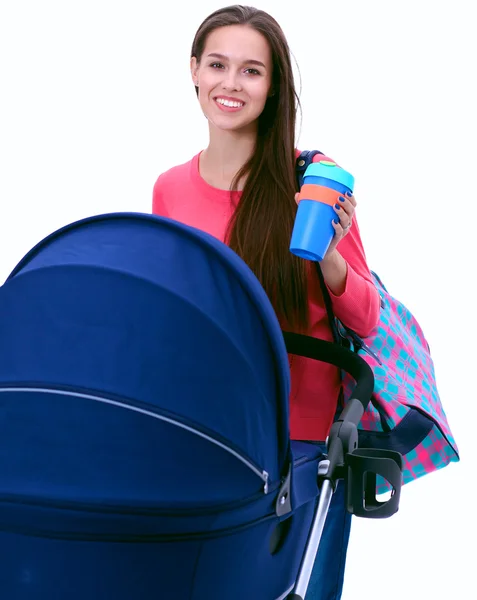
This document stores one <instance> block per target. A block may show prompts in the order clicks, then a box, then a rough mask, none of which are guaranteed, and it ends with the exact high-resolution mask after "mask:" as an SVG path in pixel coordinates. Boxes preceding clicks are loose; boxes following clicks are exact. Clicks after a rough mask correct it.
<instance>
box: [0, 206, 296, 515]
mask: <svg viewBox="0 0 477 600" xmlns="http://www.w3.org/2000/svg"><path fill="white" fill-rule="evenodd" d="M1 309H2V314H3V315H9V316H10V318H8V319H4V320H2V322H1V338H2V349H4V352H2V355H1V361H0V373H1V381H2V382H10V383H11V384H12V385H23V384H25V385H32V384H33V383H34V382H41V383H42V384H45V383H48V384H50V385H52V386H59V387H61V388H70V387H71V388H72V389H74V391H75V392H78V393H84V394H86V395H88V394H89V395H91V394H93V392H94V393H95V394H97V395H98V396H101V399H102V402H104V403H109V404H110V405H111V404H115V405H116V406H118V407H119V406H121V407H124V408H123V410H117V411H114V413H115V415H116V417H115V418H116V419H129V418H130V414H129V413H128V412H127V410H125V407H128V408H129V409H130V410H134V411H136V412H137V414H138V415H144V416H146V415H147V416H148V417H152V416H154V417H157V418H160V419H162V420H163V421H164V423H166V422H167V423H168V424H170V425H168V427H167V428H166V429H165V430H164V431H166V430H167V431H170V432H173V435H174V436H175V435H176V434H177V429H176V428H177V427H179V428H182V430H183V436H184V437H183V439H184V441H186V440H187V443H192V442H191V440H192V439H193V438H194V437H197V436H199V437H202V438H206V439H207V440H208V441H211V442H213V444H216V445H217V446H218V447H220V453H219V454H223V453H224V452H225V453H230V455H231V456H232V457H234V459H236V460H238V461H241V462H242V463H243V465H244V466H246V467H247V468H248V469H249V470H250V471H251V472H253V473H254V474H255V476H256V477H259V478H261V479H262V480H263V485H267V483H268V482H269V481H271V482H273V481H277V479H278V478H279V477H280V475H281V471H282V469H283V463H284V460H285V457H286V452H287V447H288V403H287V397H288V390H289V374H288V369H287V368H286V367H287V360H286V350H285V346H284V343H283V339H282V337H281V333H280V329H279V327H278V324H277V320H276V317H275V315H274V313H273V311H271V309H270V306H269V303H268V301H267V299H266V297H265V294H264V292H263V290H262V288H261V286H260V285H258V283H257V281H256V279H255V278H254V276H253V275H252V273H251V272H250V271H249V270H248V268H247V267H246V266H245V264H244V263H243V262H242V261H241V260H240V259H238V257H237V256H236V255H235V254H234V253H233V252H231V251H228V248H227V247H225V246H224V245H223V244H220V242H216V241H215V240H214V239H213V238H211V237H210V236H208V235H206V234H203V233H200V232H197V231H195V230H191V229H190V228H187V227H185V226H182V225H179V224H177V223H175V222H171V221H166V220H164V219H161V218H158V217H152V216H147V217H146V216H145V215H144V216H143V215H134V214H126V215H124V214H121V215H117V216H107V217H95V218H90V219H87V220H85V221H82V222H79V223H77V224H73V225H71V226H68V227H66V228H64V229H62V230H60V231H59V232H57V233H55V234H53V235H52V236H49V237H48V238H46V239H45V240H44V241H43V242H41V243H40V244H39V245H38V246H36V247H35V248H34V249H33V250H32V251H31V252H30V253H29V254H28V255H27V256H26V257H25V258H24V260H23V261H22V262H21V263H20V264H19V265H18V266H17V268H16V269H15V270H14V272H13V273H12V274H11V276H10V278H9V281H8V282H7V285H6V286H5V287H4V289H3V294H2V303H1ZM60 327H61V330H60V329H59V328H60ZM6 340H8V345H7V343H6ZM19 364H20V365H21V369H20V370H19V368H18V365H19ZM93 395H94V394H93ZM82 407H83V410H85V411H88V410H91V411H92V412H91V415H87V414H85V417H84V425H86V424H87V423H89V425H88V426H91V425H90V420H96V419H97V418H98V417H99V414H95V411H98V410H100V411H101V414H103V415H109V414H113V413H112V412H111V411H109V412H108V411H107V410H106V408H105V407H103V408H102V409H101V408H99V407H98V406H97V402H96V403H95V402H94V400H91V401H90V402H89V403H88V402H84V403H82ZM224 407H226V410H224ZM149 422H152V421H151V419H146V418H141V419H139V420H138V426H139V427H141V426H140V425H139V423H141V424H144V423H149ZM63 425H67V424H66V423H64V424H63ZM78 425H79V423H78V424H76V425H75V423H70V424H69V426H70V427H71V428H74V429H76V428H77V427H78ZM98 426H100V424H99V423H98ZM151 426H152V425H151ZM107 433H108V432H107V429H106V430H104V431H103V435H107ZM131 433H132V432H131ZM211 451H212V452H214V451H215V450H213V449H212V450H211ZM147 454H148V455H149V459H150V460H151V461H152V462H153V463H154V474H155V477H154V479H155V481H153V480H149V479H148V480H147V489H148V492H147V496H150V497H151V499H152V498H154V502H155V503H156V502H157V501H158V499H159V498H158V497H157V496H155V494H154V492H153V488H154V486H158V487H159V488H161V487H163V486H162V482H161V481H160V478H159V477H158V473H157V464H156V457H155V456H153V455H151V454H150V452H148V453H147ZM141 462H142V463H143V462H144V457H141ZM143 468H144V467H143ZM194 468H195V469H198V465H195V467H194ZM145 470H147V469H145ZM145 475H146V473H145ZM148 475H152V473H150V474H148ZM137 477H138V474H135V475H134V479H135V480H134V483H135V489H136V492H135V493H136V494H137V493H139V490H138V488H137V484H138V482H137V481H136V478H137ZM131 483H132V481H131ZM143 483H144V484H146V481H145V482H143ZM198 483H199V482H198ZM217 484H218V485H219V487H220V483H219V482H217ZM109 489H111V488H109ZM177 491H178V492H179V490H177ZM121 493H122V491H121ZM208 493H210V494H211V495H214V493H217V494H218V496H219V497H220V495H221V492H220V491H219V490H217V491H216V492H214V491H213V490H209V492H208ZM108 500H109V501H111V502H114V500H115V498H114V497H110V498H108ZM175 500H176V501H178V502H182V501H184V502H186V503H187V497H185V498H180V497H177V498H175ZM138 501H139V498H138Z"/></svg>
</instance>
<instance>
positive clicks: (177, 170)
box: [152, 155, 198, 217]
mask: <svg viewBox="0 0 477 600" xmlns="http://www.w3.org/2000/svg"><path fill="white" fill-rule="evenodd" d="M197 160H198V155H196V156H194V157H193V158H191V159H190V160H188V161H187V162H185V163H182V164H179V165H175V166H173V167H171V168H169V169H167V171H164V172H163V173H161V174H160V175H159V177H158V178H157V179H156V182H155V184H154V187H153V191H152V212H153V213H154V214H156V215H162V216H165V217H167V216H169V214H170V212H171V199H175V198H177V197H178V188H182V189H183V188H184V187H186V188H187V187H188V186H190V182H191V181H192V178H193V168H194V166H195V162H194V161H197Z"/></svg>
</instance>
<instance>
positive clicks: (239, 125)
mask: <svg viewBox="0 0 477 600" xmlns="http://www.w3.org/2000/svg"><path fill="white" fill-rule="evenodd" d="M208 121H209V123H210V124H211V125H213V126H214V127H215V128H216V129H219V130H220V131H230V132H232V131H236V132H243V133H245V132H250V131H256V130H257V124H258V119H253V120H250V119H246V120H240V121H239V120H238V119H230V118H225V119H217V118H213V119H211V118H210V117H209V118H208Z"/></svg>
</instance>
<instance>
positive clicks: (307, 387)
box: [152, 154, 379, 440]
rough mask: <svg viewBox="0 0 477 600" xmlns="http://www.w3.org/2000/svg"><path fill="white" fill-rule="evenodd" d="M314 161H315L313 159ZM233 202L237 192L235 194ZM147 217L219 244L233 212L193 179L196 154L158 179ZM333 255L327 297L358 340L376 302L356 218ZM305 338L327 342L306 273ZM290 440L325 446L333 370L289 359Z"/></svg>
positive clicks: (316, 294)
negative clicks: (337, 290)
mask: <svg viewBox="0 0 477 600" xmlns="http://www.w3.org/2000/svg"><path fill="white" fill-rule="evenodd" d="M317 158H318V157H317ZM237 194H238V197H239V195H240V192H238V193H237ZM152 212H153V213H154V214H156V215H161V216H164V217H169V218H171V219H174V220H176V221H180V222H182V223H184V224H186V225H190V226H192V227H196V228H198V229H201V230H203V231H205V232H207V233H209V234H211V235H213V236H215V237H216V238H218V239H219V240H220V241H222V242H223V241H224V236H225V231H226V227H227V224H228V221H229V219H230V217H231V215H232V212H233V207H232V202H231V199H230V192H229V191H227V190H220V189H217V188H214V187H212V186H210V185H209V184H208V183H207V182H206V181H205V180H204V179H202V177H201V176H200V173H199V154H197V155H196V156H194V157H193V158H192V160H190V161H189V162H187V163H185V164H182V165H178V166H176V167H173V168H171V169H169V170H168V171H166V172H165V173H163V174H162V175H160V176H159V178H158V179H157V181H156V183H155V185H154V191H153V206H152ZM338 250H339V252H340V254H341V255H342V256H343V258H344V259H345V260H346V261H347V264H348V273H347V279H346V287H345V290H344V292H343V293H342V294H341V295H340V296H336V295H334V294H333V293H332V292H331V291H330V295H331V299H332V303H333V311H334V313H335V315H336V316H337V317H338V318H339V319H340V320H342V321H343V323H345V324H346V325H347V326H348V327H351V328H352V329H354V330H355V331H356V332H357V333H358V334H360V335H363V336H365V335H367V334H369V333H370V332H371V331H372V329H373V328H374V327H375V326H376V324H377V322H378V316H379V296H378V292H377V290H376V288H375V286H374V284H373V283H372V280H371V275H370V272H369V268H368V266H367V263H366V258H365V254H364V250H363V246H362V243H361V238H360V234H359V228H358V224H357V222H356V215H355V217H354V219H353V226H352V227H351V230H350V232H349V233H348V235H347V236H346V237H345V238H343V240H342V241H341V242H340V244H339V246H338ZM309 307H310V322H311V333H310V334H311V335H313V336H315V337H317V338H321V339H325V340H332V334H331V329H330V327H329V324H328V319H327V315H326V310H325V307H324V303H323V296H322V293H321V290H320V284H319V281H318V277H317V275H316V273H314V272H313V270H312V269H311V270H310V281H309ZM291 383H292V385H291V394H290V435H291V438H292V439H295V440H325V439H326V436H327V435H328V432H329V429H330V427H331V424H332V422H333V418H334V415H335V412H336V404H337V398H338V395H339V389H340V379H339V372H338V369H336V368H335V367H333V366H331V365H327V364H325V363H322V362H317V361H314V360H311V359H307V358H303V357H299V356H293V357H291Z"/></svg>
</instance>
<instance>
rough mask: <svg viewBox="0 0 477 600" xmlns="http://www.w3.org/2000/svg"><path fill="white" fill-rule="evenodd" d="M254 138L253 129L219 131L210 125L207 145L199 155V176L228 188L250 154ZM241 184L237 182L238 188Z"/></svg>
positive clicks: (213, 183)
mask: <svg viewBox="0 0 477 600" xmlns="http://www.w3.org/2000/svg"><path fill="white" fill-rule="evenodd" d="M256 140H257V134H256V132H255V131H253V132H252V131H251V132H243V131H241V132H237V131H219V130H217V129H215V128H214V127H213V126H211V127H210V137H209V145H208V146H207V148H206V149H205V150H204V151H203V152H202V154H201V156H200V167H199V168H200V173H201V176H202V177H203V178H204V179H205V180H206V181H207V182H208V183H209V184H210V185H212V186H214V187H218V188H221V189H230V185H231V183H232V181H233V179H234V177H235V175H236V174H237V173H238V172H239V170H240V169H241V168H242V167H243V165H244V164H245V163H246V162H247V161H248V159H249V158H250V157H251V156H252V154H253V152H254V150H255V143H256ZM243 184H244V181H240V182H239V185H238V189H239V190H240V189H243Z"/></svg>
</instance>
